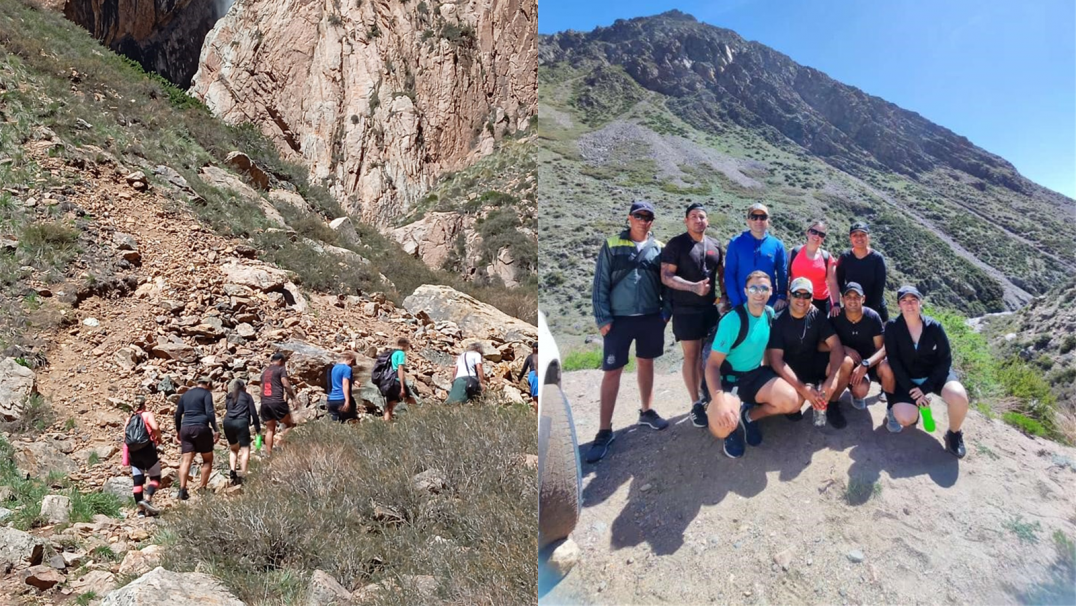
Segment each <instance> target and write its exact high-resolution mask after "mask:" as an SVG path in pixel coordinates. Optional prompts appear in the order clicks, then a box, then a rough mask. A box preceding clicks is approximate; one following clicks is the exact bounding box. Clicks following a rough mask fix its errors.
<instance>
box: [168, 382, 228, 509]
mask: <svg viewBox="0 0 1076 606" xmlns="http://www.w3.org/2000/svg"><path fill="white" fill-rule="evenodd" d="M174 417H175V421H176V442H177V443H178V444H179V446H180V448H179V451H180V453H181V458H180V461H179V499H180V500H181V501H186V500H187V499H188V498H190V495H189V494H188V493H187V473H188V472H189V471H190V468H191V463H192V462H194V454H195V453H198V454H199V455H200V456H201V457H202V470H201V475H200V476H199V477H198V489H199V490H205V487H206V485H207V484H209V474H210V473H212V472H213V444H215V443H216V442H217V440H219V439H220V431H219V430H218V429H217V413H216V412H215V411H214V410H213V394H211V393H210V392H209V379H207V378H205V377H202V378H199V379H198V380H197V381H196V385H195V387H193V388H192V389H190V390H188V391H187V393H185V394H183V396H181V397H180V398H179V403H178V404H176V412H175V415H174Z"/></svg>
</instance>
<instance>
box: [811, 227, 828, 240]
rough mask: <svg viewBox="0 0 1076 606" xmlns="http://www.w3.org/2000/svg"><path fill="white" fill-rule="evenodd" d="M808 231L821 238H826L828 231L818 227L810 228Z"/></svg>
mask: <svg viewBox="0 0 1076 606" xmlns="http://www.w3.org/2000/svg"><path fill="white" fill-rule="evenodd" d="M807 233H809V234H811V235H812V236H818V237H819V238H822V239H823V240H825V239H826V232H824V231H818V230H817V229H815V228H813V227H812V228H811V229H808V230H807Z"/></svg>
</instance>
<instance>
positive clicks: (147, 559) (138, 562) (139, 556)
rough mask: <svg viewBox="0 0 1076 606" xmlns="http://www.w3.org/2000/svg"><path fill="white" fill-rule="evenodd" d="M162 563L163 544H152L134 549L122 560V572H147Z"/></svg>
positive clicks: (136, 573)
mask: <svg viewBox="0 0 1076 606" xmlns="http://www.w3.org/2000/svg"><path fill="white" fill-rule="evenodd" d="M160 563H161V546H160V545H150V546H149V547H146V548H145V549H141V550H139V549H132V550H131V551H128V552H127V555H125V556H123V561H122V562H120V571H119V572H120V574H135V575H138V574H145V573H147V572H149V571H150V570H151V569H153V568H156V567H157V566H159V565H160Z"/></svg>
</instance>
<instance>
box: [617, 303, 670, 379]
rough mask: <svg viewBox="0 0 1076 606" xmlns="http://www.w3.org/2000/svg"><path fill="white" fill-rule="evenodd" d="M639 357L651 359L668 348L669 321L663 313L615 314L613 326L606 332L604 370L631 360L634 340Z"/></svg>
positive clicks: (621, 366) (620, 365) (622, 365)
mask: <svg viewBox="0 0 1076 606" xmlns="http://www.w3.org/2000/svg"><path fill="white" fill-rule="evenodd" d="M632 341H635V357H636V358H642V359H644V360H650V359H653V358H657V357H660V356H661V354H662V352H663V351H664V350H665V321H664V320H662V319H661V314H650V315H647V316H613V328H612V329H611V330H610V331H609V334H607V335H605V342H604V344H603V347H602V349H603V351H602V370H617V369H618V368H623V367H624V366H625V365H626V364H627V363H628V352H629V350H630V349H631V342H632Z"/></svg>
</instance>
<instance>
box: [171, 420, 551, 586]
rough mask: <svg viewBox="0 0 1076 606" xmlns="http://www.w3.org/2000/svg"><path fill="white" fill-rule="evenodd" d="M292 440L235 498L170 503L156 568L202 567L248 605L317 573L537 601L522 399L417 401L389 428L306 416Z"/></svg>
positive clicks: (533, 445)
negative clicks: (436, 481) (420, 477)
mask: <svg viewBox="0 0 1076 606" xmlns="http://www.w3.org/2000/svg"><path fill="white" fill-rule="evenodd" d="M290 435H291V439H290V440H289V441H288V443H287V445H285V447H284V448H285V454H284V456H280V457H274V458H273V459H272V460H271V461H268V462H267V463H265V464H261V466H260V467H258V473H257V474H254V475H252V476H251V477H250V478H249V479H248V480H247V487H246V490H245V491H244V493H243V494H240V495H237V496H231V497H221V496H217V495H207V496H206V497H205V498H204V499H201V500H200V501H198V502H195V503H189V504H183V505H180V506H179V507H180V509H179V510H177V512H176V514H175V515H173V516H170V517H169V519H168V520H167V525H166V528H168V529H169V532H170V533H171V535H170V536H172V537H174V541H175V542H174V543H173V544H172V545H170V546H169V548H168V549H167V550H166V552H165V555H164V561H163V562H162V565H164V566H165V567H166V568H169V569H172V570H192V569H194V568H195V567H196V566H197V567H198V568H199V569H200V570H203V571H205V572H207V573H210V574H213V575H214V576H216V577H218V578H220V579H221V580H222V581H223V582H224V583H225V584H226V585H228V586H229V587H230V588H231V589H232V590H233V591H234V592H235V594H236V595H237V597H239V598H240V599H241V600H244V601H246V602H248V603H251V604H269V603H274V604H275V603H292V602H293V601H294V600H296V599H298V598H297V596H301V595H303V593H304V592H305V590H306V585H307V582H308V580H307V576H306V575H308V574H309V571H311V570H314V569H322V570H324V571H326V572H327V573H329V574H330V575H332V576H333V577H334V578H335V579H336V580H337V581H339V582H341V583H342V584H343V585H344V586H345V587H352V586H355V585H363V584H367V583H375V582H379V581H381V580H382V579H397V580H399V579H401V578H402V577H403V575H414V574H428V575H432V576H433V577H434V578H435V579H436V580H437V582H438V589H437V594H436V596H434V597H432V598H425V599H423V598H420V597H419V596H417V595H412V594H411V592H410V591H409V589H410V588H408V587H406V585H405V586H404V588H403V590H402V592H399V593H396V594H394V595H392V596H384V597H382V598H381V599H382V600H385V601H387V602H391V603H405V604H407V603H415V604H419V603H428V602H449V603H475V604H477V603H490V604H522V603H533V601H534V595H535V591H536V587H535V573H534V554H535V550H536V549H537V541H536V539H537V535H536V534H535V532H534V528H535V527H536V525H537V505H538V502H537V501H538V495H537V482H536V473H535V471H534V470H532V469H528V468H527V467H526V466H525V465H521V464H520V463H519V462H520V460H521V459H522V458H523V456H524V455H526V454H528V453H530V454H533V453H536V452H537V436H536V433H535V432H534V430H533V416H532V415H531V413H529V411H527V410H526V407H521V406H515V407H504V406H487V405H476V406H459V407H441V406H421V405H420V406H418V407H411V410H409V411H407V412H406V413H404V414H401V415H400V417H399V419H398V420H397V422H396V423H393V424H385V423H360V424H358V425H338V424H335V423H328V422H324V423H322V422H315V423H310V424H307V425H305V426H302V427H299V428H296V429H295V430H293V432H292V433H291V434H290ZM288 450H294V452H293V453H292V454H290V455H289V454H287V452H288ZM340 461H347V462H348V463H347V471H346V474H345V475H346V477H344V476H341V474H340V471H339V470H340V467H339V462H340ZM431 468H434V469H437V470H438V472H439V473H440V474H442V475H443V477H444V479H445V480H446V489H445V490H444V491H443V492H442V493H441V494H440V495H437V496H431V495H428V494H425V493H424V492H422V491H420V490H416V489H415V488H413V487H412V478H413V477H414V476H415V475H416V474H418V473H421V472H423V471H425V470H427V469H431ZM434 536H437V537H441V539H444V540H447V541H448V543H441V541H440V540H439V539H433V537H434Z"/></svg>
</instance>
